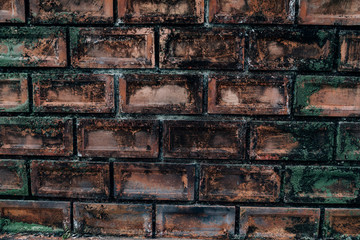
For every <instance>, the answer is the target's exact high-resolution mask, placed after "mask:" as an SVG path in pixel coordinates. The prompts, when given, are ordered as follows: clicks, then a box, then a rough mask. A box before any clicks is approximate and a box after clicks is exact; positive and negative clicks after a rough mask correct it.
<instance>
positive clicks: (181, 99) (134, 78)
mask: <svg viewBox="0 0 360 240" xmlns="http://www.w3.org/2000/svg"><path fill="white" fill-rule="evenodd" d="M119 82H120V83H119V84H120V86H119V94H120V106H121V107H120V111H121V112H126V113H150V114H171V113H173V114H199V113H201V111H202V77H200V76H197V75H163V74H161V75H160V74H125V75H123V76H122V77H120V79H119Z"/></svg>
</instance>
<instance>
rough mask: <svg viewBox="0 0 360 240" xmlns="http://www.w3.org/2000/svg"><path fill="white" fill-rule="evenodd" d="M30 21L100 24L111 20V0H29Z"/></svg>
mask: <svg viewBox="0 0 360 240" xmlns="http://www.w3.org/2000/svg"><path fill="white" fill-rule="evenodd" d="M30 15H31V22H32V23H44V24H54V23H55V24H57V23H61V24H66V23H72V24H77V23H88V24H101V23H111V22H113V1H112V0H78V1H72V0H56V1H52V0H30Z"/></svg>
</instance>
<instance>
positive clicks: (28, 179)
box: [25, 160, 32, 197]
mask: <svg viewBox="0 0 360 240" xmlns="http://www.w3.org/2000/svg"><path fill="white" fill-rule="evenodd" d="M30 164H31V161H30V160H25V167H26V177H27V187H28V195H29V196H30V197H31V196H32V192H31V174H30V172H31V167H30Z"/></svg>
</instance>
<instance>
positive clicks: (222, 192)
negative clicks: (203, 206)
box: [200, 165, 281, 202]
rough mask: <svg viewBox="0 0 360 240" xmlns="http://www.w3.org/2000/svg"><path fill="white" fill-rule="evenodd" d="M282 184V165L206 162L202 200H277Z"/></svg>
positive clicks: (203, 174) (201, 192)
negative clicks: (280, 166)
mask: <svg viewBox="0 0 360 240" xmlns="http://www.w3.org/2000/svg"><path fill="white" fill-rule="evenodd" d="M280 183H281V177H280V168H279V167H278V166H274V167H270V166H250V165H231V166H223V165H202V166H201V175H200V200H204V201H226V202H277V201H279V199H280V197H279V195H280Z"/></svg>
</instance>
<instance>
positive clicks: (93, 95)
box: [32, 74, 115, 113]
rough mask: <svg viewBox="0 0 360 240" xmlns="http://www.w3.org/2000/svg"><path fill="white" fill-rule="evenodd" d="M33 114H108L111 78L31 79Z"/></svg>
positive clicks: (51, 76)
mask: <svg viewBox="0 0 360 240" xmlns="http://www.w3.org/2000/svg"><path fill="white" fill-rule="evenodd" d="M32 80H33V91H34V111H35V112H60V113H61V112H66V113H111V112H113V111H114V109H115V106H114V76H113V75H106V74H78V75H77V74H65V75H63V74H36V75H33V76H32Z"/></svg>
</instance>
